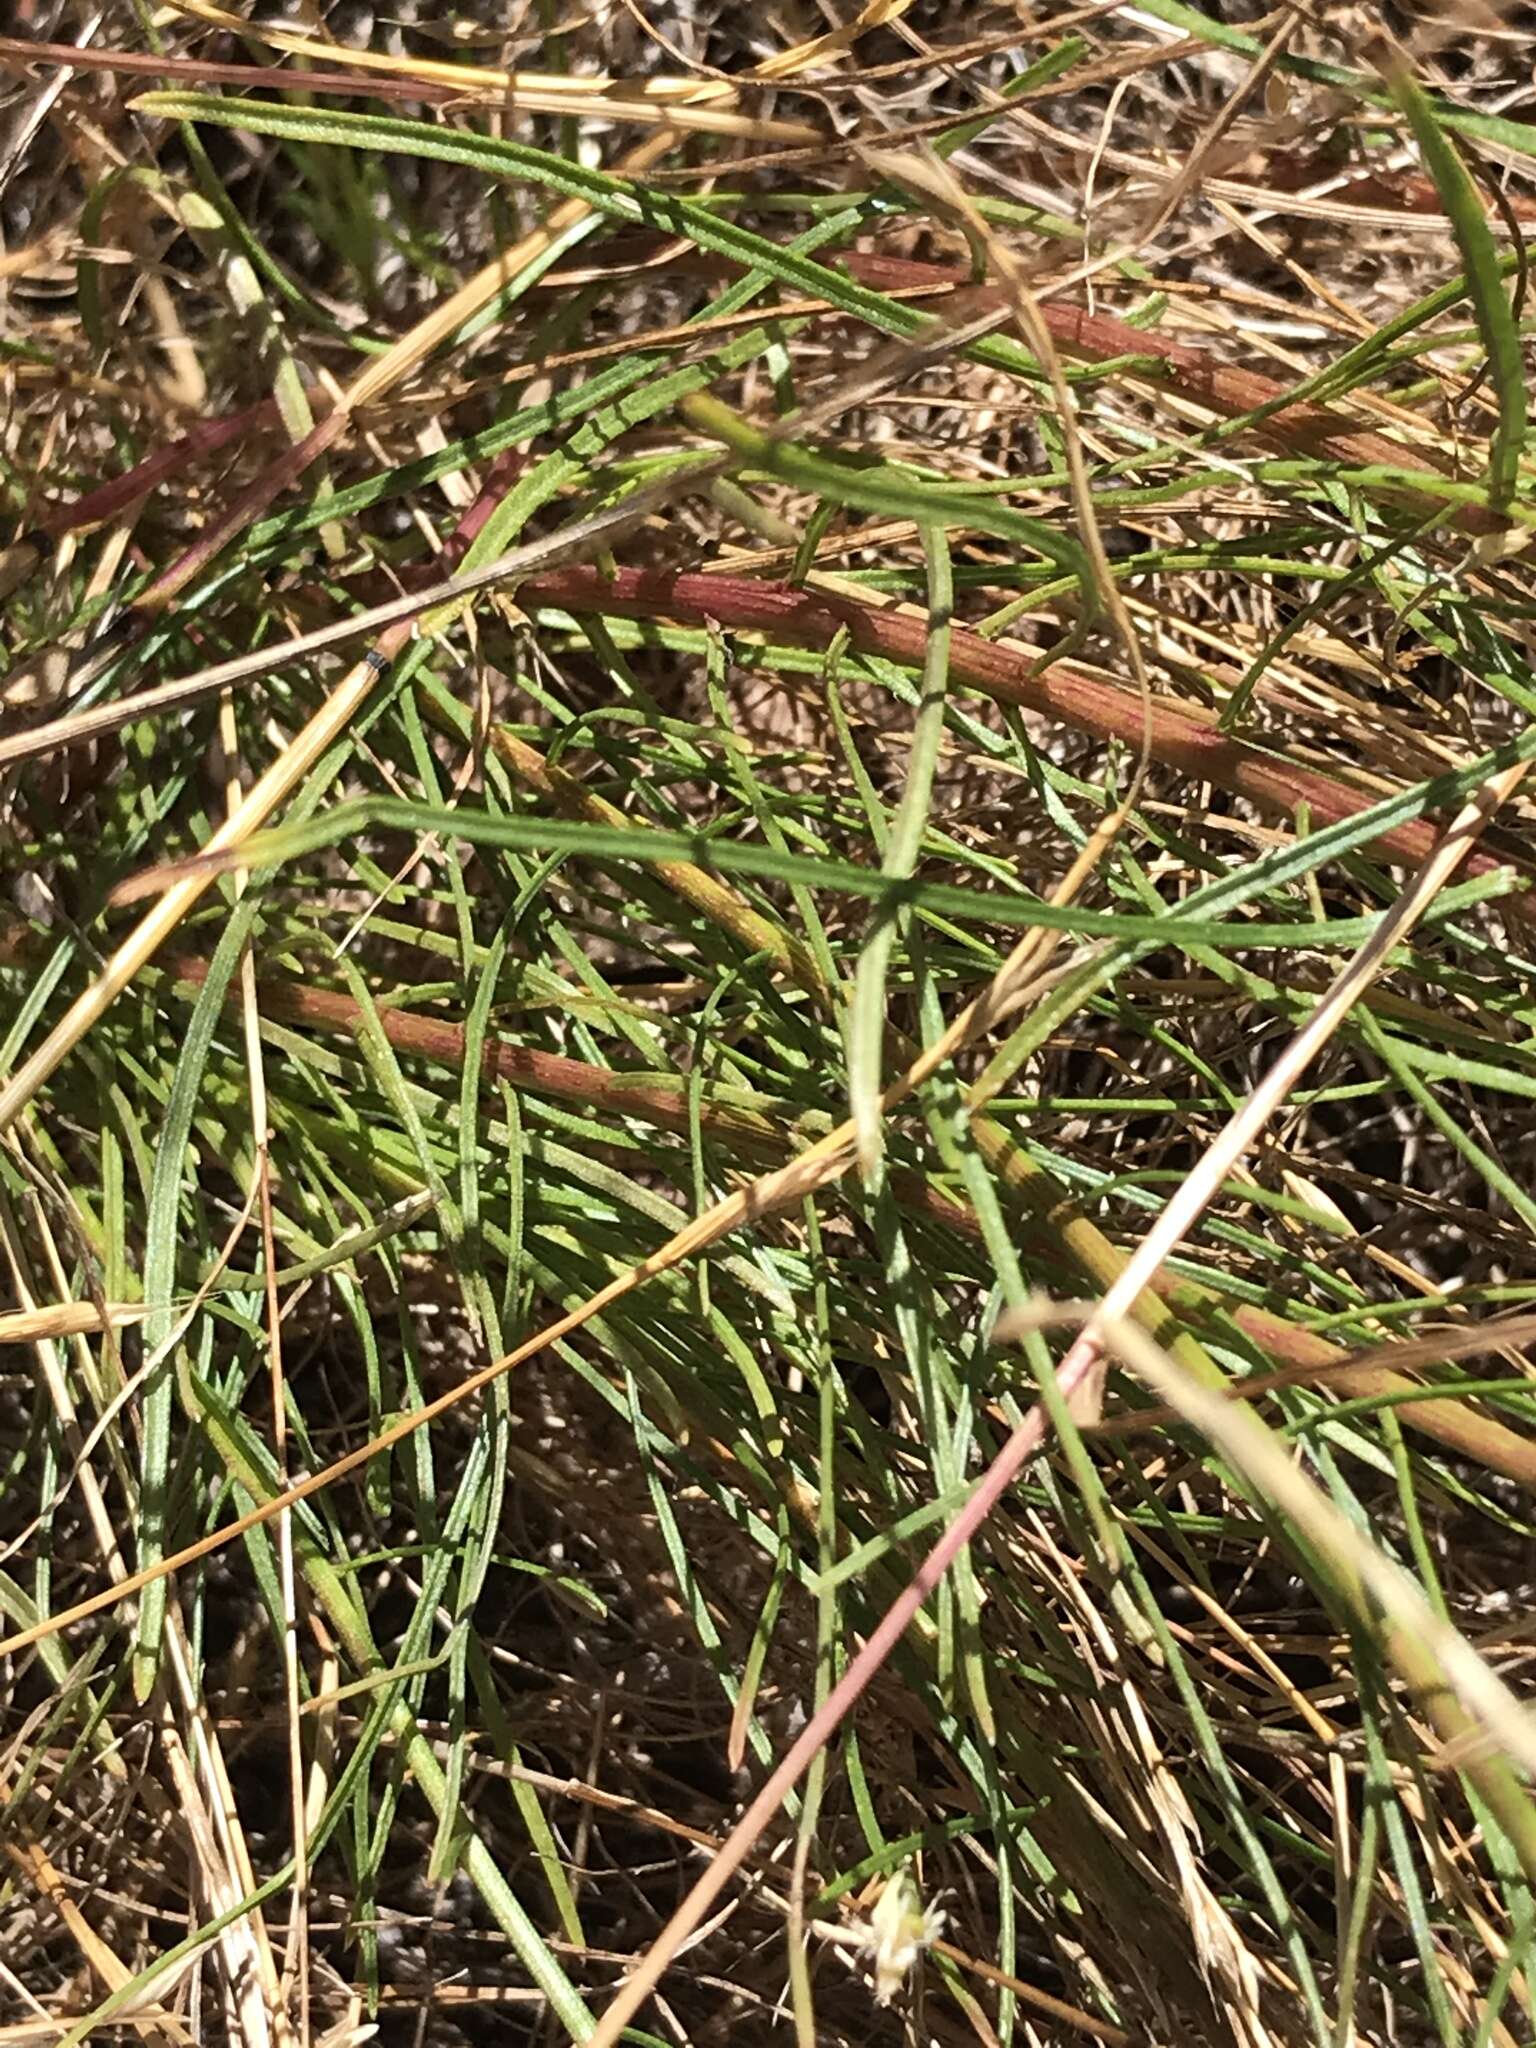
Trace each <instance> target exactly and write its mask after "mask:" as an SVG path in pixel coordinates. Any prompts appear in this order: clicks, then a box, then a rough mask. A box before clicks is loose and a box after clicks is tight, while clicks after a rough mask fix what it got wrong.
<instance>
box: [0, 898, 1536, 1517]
mask: <svg viewBox="0 0 1536 2048" xmlns="http://www.w3.org/2000/svg"><path fill="white" fill-rule="evenodd" d="M22 936H23V935H22V928H21V927H18V928H17V931H16V933H15V934H13V937H14V938H15V939H16V942H17V945H18V947H19V946H20V945H21V943H22ZM5 941H6V931H5V929H4V927H0V960H4V959H5V958H6V955H7V948H6V944H5ZM11 957H13V958H17V957H20V953H19V951H18V952H13V953H12V955H11ZM166 966H167V971H168V972H169V973H170V974H172V975H173V976H174V977H175V978H176V979H177V980H178V981H183V982H189V983H191V984H192V985H193V986H195V987H201V985H202V983H203V981H204V980H205V979H206V978H207V973H208V963H207V961H206V960H204V959H201V958H199V957H198V956H196V955H191V956H186V957H182V958H178V959H175V960H171V961H168V962H167V963H166ZM260 990H261V994H260V1000H261V1009H262V1013H263V1014H264V1015H265V1016H268V1017H273V1018H280V1019H283V1020H284V1021H286V1022H288V1023H292V1024H300V1025H309V1026H310V1027H312V1028H313V1029H315V1030H318V1031H329V1032H336V1033H339V1034H341V1035H342V1036H346V1037H352V1036H354V1035H355V1034H356V1033H357V1031H358V1030H359V1029H360V1028H361V1026H362V1024H363V1021H364V1015H363V1010H362V1006H361V1005H360V1004H359V1003H358V1002H357V1001H356V1000H355V998H354V997H352V996H349V995H346V994H344V993H342V992H341V991H340V990H337V989H321V988H311V987H308V986H305V985H303V984H300V983H297V982H273V981H264V982H262V983H261V985H260ZM240 1000H241V996H240V991H239V989H238V988H232V989H231V990H230V993H229V996H228V1001H229V1003H230V1004H231V1006H232V1007H233V1006H236V1005H238V1003H239V1001H240ZM377 1016H378V1021H379V1027H380V1029H381V1030H382V1031H383V1033H384V1036H385V1037H386V1038H387V1039H388V1040H389V1042H390V1044H391V1045H392V1046H394V1048H395V1050H396V1051H397V1052H401V1053H405V1054H406V1055H407V1056H409V1057H414V1058H418V1059H428V1060H433V1061H435V1062H436V1063H437V1064H438V1065H440V1066H445V1067H448V1068H450V1069H452V1070H454V1071H455V1072H457V1071H461V1070H462V1068H463V1065H464V1061H465V1057H466V1052H467V1047H466V1042H465V1033H464V1027H463V1025H462V1024H456V1023H454V1022H453V1021H452V1020H451V1019H449V1018H446V1017H424V1016H421V1015H420V1014H418V1013H417V1012H415V1011H411V1010H402V1009H398V1008H395V1007H393V1006H390V1005H387V1004H386V1005H384V1006H383V1007H381V1008H380V1009H379V1010H378V1012H377ZM480 1070H481V1072H482V1073H483V1074H484V1075H485V1076H486V1078H487V1079H491V1080H504V1081H507V1082H508V1083H510V1085H511V1086H513V1087H514V1088H523V1089H526V1090H527V1091H528V1092H529V1093H530V1094H534V1095H541V1096H548V1097H551V1098H552V1099H554V1100H555V1101H559V1102H572V1103H576V1104H578V1105H579V1106H581V1107H582V1108H585V1109H595V1110H599V1111H603V1112H606V1113H607V1114H609V1115H611V1116H620V1117H624V1116H631V1117H635V1118H638V1119H639V1121H640V1122H642V1123H648V1124H652V1125H655V1126H656V1127H658V1128H659V1129H662V1130H667V1131H674V1132H677V1133H679V1134H682V1133H686V1131H687V1130H688V1125H689V1119H688V1105H687V1102H686V1099H685V1097H684V1094H683V1091H682V1089H681V1088H680V1087H679V1088H678V1089H675V1090H674V1089H671V1088H668V1087H666V1086H664V1085H658V1084H657V1083H656V1082H655V1081H654V1080H652V1079H651V1078H650V1077H648V1076H642V1075H636V1076H630V1075H626V1074H622V1073H617V1074H616V1073H613V1072H611V1071H610V1070H609V1069H608V1068H606V1067H598V1066H593V1065H591V1064H589V1063H588V1062H586V1061H584V1060H573V1059H567V1058H566V1057H565V1056H564V1055H563V1054H561V1053H554V1052H546V1051H544V1050H543V1049H541V1048H540V1047H537V1046H526V1045H511V1044H508V1043H507V1042H506V1041H505V1040H504V1039H500V1038H496V1037H494V1036H489V1035H488V1036H487V1037H486V1038H485V1040H484V1041H483V1043H482V1045H481V1048H480ZM701 1115H702V1121H703V1126H704V1128H705V1130H706V1131H708V1132H709V1134H710V1135H711V1136H712V1137H715V1138H717V1139H719V1140H720V1141H721V1143H723V1144H728V1145H731V1146H733V1147H735V1148H737V1149H738V1150H739V1151H741V1152H742V1153H745V1154H747V1155H748V1156H750V1157H751V1158H753V1159H754V1160H755V1161H756V1162H757V1163H758V1164H759V1165H767V1164H768V1163H770V1162H774V1163H777V1162H780V1161H783V1160H785V1159H787V1158H788V1157H789V1155H790V1153H791V1151H792V1150H793V1147H794V1136H793V1133H792V1132H790V1131H788V1130H786V1129H785V1128H784V1127H783V1126H782V1125H780V1124H776V1123H774V1122H772V1121H770V1120H769V1119H768V1118H767V1117H763V1116H758V1115H756V1114H754V1113H753V1112H752V1111H750V1110H745V1109H736V1108H733V1107H732V1106H731V1105H729V1104H719V1103H708V1102H706V1103H704V1104H703V1105H702V1106H701ZM897 1193H898V1195H899V1197H900V1199H901V1200H902V1201H903V1202H905V1203H907V1204H908V1205H909V1206H910V1207H911V1208H913V1209H915V1210H918V1211H920V1212H921V1213H922V1214H924V1215H925V1216H927V1217H928V1218H929V1220H930V1221H931V1222H934V1223H937V1224H939V1225H941V1226H942V1227H943V1228H945V1229H947V1230H951V1231H954V1232H956V1233H958V1234H959V1235H961V1236H965V1237H970V1238H975V1237H977V1236H978V1235H979V1225H978V1224H977V1221H976V1218H975V1215H974V1214H973V1212H972V1211H971V1210H970V1209H968V1208H966V1207H964V1206H963V1205H962V1204H960V1203H958V1202H954V1201H951V1200H950V1199H949V1198H948V1197H947V1196H945V1195H942V1194H940V1193H939V1191H938V1190H937V1189H936V1188H933V1187H930V1186H929V1184H928V1182H927V1181H926V1180H925V1179H924V1178H923V1177H922V1176H921V1175H919V1174H915V1173H914V1174H903V1175H901V1176H900V1177H899V1179H898V1182H897ZM1021 1220H1022V1221H1023V1224H1024V1226H1025V1228H1026V1230H1027V1231H1028V1232H1029V1235H1030V1238H1031V1239H1032V1241H1033V1242H1034V1243H1035V1244H1036V1246H1037V1248H1038V1249H1039V1250H1040V1251H1041V1252H1043V1253H1046V1254H1050V1255H1059V1253H1060V1251H1061V1245H1062V1240H1061V1237H1060V1234H1059V1232H1055V1231H1052V1230H1049V1229H1048V1228H1046V1227H1045V1226H1044V1225H1043V1224H1042V1223H1041V1221H1040V1219H1039V1218H1038V1217H1036V1216H1035V1215H1034V1214H1033V1212H1032V1211H1027V1210H1026V1211H1025V1212H1024V1214H1023V1216H1022V1219H1021ZM1084 1277H1086V1278H1087V1279H1089V1280H1090V1281H1093V1280H1094V1275H1092V1274H1087V1275H1085V1276H1084ZM1152 1287H1153V1291H1154V1292H1155V1293H1157V1294H1158V1295H1160V1296H1161V1297H1162V1298H1163V1299H1164V1300H1165V1301H1167V1302H1168V1303H1169V1304H1170V1306H1172V1307H1173V1308H1174V1309H1175V1310H1177V1311H1178V1312H1179V1313H1180V1314H1181V1315H1183V1316H1186V1317H1193V1318H1195V1319H1196V1320H1200V1319H1208V1318H1210V1317H1212V1316H1217V1315H1221V1314H1223V1313H1225V1314H1226V1315H1227V1316H1229V1317H1230V1318H1231V1320H1232V1321H1233V1322H1234V1323H1235V1324H1236V1325H1237V1327H1238V1328H1239V1329H1240V1330H1241V1331H1242V1332H1243V1333H1244V1335H1245V1336H1247V1337H1248V1338H1250V1339H1251V1340H1252V1341H1253V1342H1254V1343H1255V1344H1257V1345H1258V1346H1259V1347H1260V1349H1261V1350H1264V1351H1266V1352H1268V1353H1269V1355H1270V1356H1271V1357H1272V1358H1275V1359H1278V1360H1280V1361H1281V1362H1282V1365H1283V1367H1284V1370H1283V1371H1281V1372H1280V1373H1279V1374H1275V1375H1269V1376H1268V1377H1267V1378H1266V1380H1265V1381H1264V1382H1263V1383H1262V1385H1259V1386H1255V1387H1253V1388H1251V1389H1250V1388H1247V1387H1245V1386H1243V1385H1242V1384H1241V1383H1240V1384H1239V1385H1238V1386H1237V1387H1236V1388H1234V1390H1233V1391H1234V1394H1236V1395H1246V1394H1248V1393H1249V1392H1252V1393H1259V1392H1262V1391H1264V1389H1265V1388H1266V1387H1267V1386H1269V1385H1271V1384H1273V1385H1275V1386H1293V1385H1298V1384H1301V1383H1303V1382H1305V1381H1308V1380H1311V1379H1323V1378H1326V1377H1327V1376H1328V1375H1329V1374H1330V1373H1331V1372H1334V1371H1336V1370H1337V1369H1338V1368H1339V1367H1340V1366H1341V1365H1343V1364H1344V1363H1346V1361H1348V1363H1349V1372H1350V1391H1351V1393H1354V1394H1381V1395H1391V1394H1393V1393H1400V1392H1402V1391H1403V1390H1404V1389H1406V1388H1408V1387H1409V1386H1411V1385H1412V1384H1413V1382H1411V1381H1410V1380H1408V1379H1405V1378H1404V1376H1403V1375H1402V1374H1401V1373H1398V1372H1395V1371H1393V1370H1392V1369H1391V1368H1390V1367H1387V1366H1373V1365H1372V1364H1370V1362H1369V1361H1368V1360H1361V1359H1360V1358H1358V1356H1356V1357H1354V1358H1351V1357H1350V1354H1348V1353H1346V1352H1344V1351H1341V1350H1340V1349H1339V1347H1338V1346H1337V1345H1336V1344H1330V1343H1329V1342H1328V1341H1327V1339H1326V1338H1323V1337H1318V1336H1315V1335H1314V1334H1313V1333H1312V1332H1311V1331H1310V1330H1304V1329H1302V1328H1301V1327H1300V1326H1299V1325H1297V1324H1295V1323H1291V1322H1287V1321H1286V1320H1285V1318H1284V1317H1282V1316H1277V1315H1272V1314H1271V1313H1270V1312H1269V1311H1268V1310H1267V1309H1262V1308H1257V1307H1255V1306H1253V1304H1251V1303H1248V1302H1228V1301H1226V1300H1225V1299H1224V1298H1223V1297H1221V1296H1220V1295H1218V1294H1217V1293H1215V1292H1214V1291H1213V1290H1212V1289H1210V1288H1208V1287H1205V1286H1203V1285H1202V1284H1201V1283H1199V1282H1198V1281H1193V1280H1188V1279H1185V1278H1182V1277H1180V1276H1179V1275H1177V1274H1171V1273H1167V1272H1160V1273H1159V1274H1158V1275H1157V1276H1156V1278H1155V1279H1154V1280H1153V1282H1152ZM1402 1416H1403V1420H1404V1421H1405V1422H1406V1423H1408V1424H1409V1425H1410V1426H1411V1427H1413V1428H1415V1429H1417V1430H1419V1431H1420V1432H1422V1434H1424V1435H1425V1436H1429V1437H1432V1438H1434V1439H1435V1441H1436V1442H1438V1443H1440V1444H1443V1445H1444V1446H1445V1447H1446V1448H1447V1449H1449V1450H1451V1451H1453V1452H1455V1453H1456V1454H1457V1455H1458V1456H1461V1457H1466V1458H1470V1459H1472V1460H1473V1461H1474V1462H1476V1463H1478V1464H1481V1465H1484V1466H1486V1467H1487V1468H1488V1469H1489V1470H1491V1471H1495V1472H1501V1473H1503V1474H1504V1475H1505V1476H1506V1477H1508V1478H1511V1479H1514V1480H1517V1481H1519V1483H1520V1484H1521V1485H1524V1486H1530V1487H1536V1445H1533V1444H1532V1443H1530V1442H1529V1441H1528V1440H1527V1439H1526V1438H1525V1437H1522V1436H1520V1435H1519V1434H1518V1433H1517V1432H1516V1431H1514V1430H1512V1429H1508V1428H1506V1427H1505V1426H1504V1425H1503V1424H1502V1423H1500V1422H1498V1421H1496V1420H1495V1419H1494V1418H1493V1417H1491V1416H1489V1415H1486V1414H1482V1413H1479V1412H1477V1411H1475V1410H1472V1409H1469V1408H1468V1407H1467V1406H1466V1405H1465V1404H1464V1403H1462V1402H1458V1401H1455V1400H1446V1401H1425V1402H1415V1403H1411V1404H1409V1405H1408V1406H1407V1407H1405V1408H1404V1409H1403V1410H1402ZM1105 1426H1106V1428H1108V1429H1112V1428H1113V1427H1114V1423H1113V1421H1112V1420H1111V1422H1109V1423H1108V1424H1106V1425H1105Z"/></svg>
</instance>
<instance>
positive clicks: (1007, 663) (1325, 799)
mask: <svg viewBox="0 0 1536 2048" xmlns="http://www.w3.org/2000/svg"><path fill="white" fill-rule="evenodd" d="M521 596H522V598H523V600H524V601H525V602H527V601H532V602H534V603H538V604H548V605H558V606H560V607H561V608H562V609H564V610H567V611H573V612H608V613H613V612H617V613H619V614H620V615H621V616H623V617H625V618H632V619H674V620H676V621H677V622H678V623H679V624H683V625H692V626H703V625H706V624H708V623H710V622H714V623H716V624H718V625H721V626H727V627H733V628H735V629H737V630H739V631H748V632H760V633H765V634H768V635H771V636H772V637H773V638H774V639H778V640H788V641H792V642H793V643H794V644H795V645H797V646H801V647H822V648H825V647H830V646H831V644H832V642H833V639H834V637H835V636H836V635H837V634H838V633H839V632H840V631H841V632H846V633H847V635H848V639H849V642H850V644H851V645H852V646H853V647H855V648H856V649H857V650H858V651H859V652H860V653H863V654H876V655H881V656H883V657H884V658H885V659H886V660H888V661H897V662H901V663H902V664H903V665H904V666H906V667H908V668H920V667H921V666H922V662H923V656H924V652H925V643H926V637H927V627H926V624H925V622H924V621H923V620H922V619H919V618H911V617H908V616H907V615H906V614H904V613H901V612H897V611H893V610H887V609H882V608H881V607H879V606H877V605H870V604H861V603H859V602H858V601H857V600H856V599H853V598H848V597H841V596H838V597H834V596H831V595H829V594H828V593H827V592H826V591H822V590H798V589H794V588H792V587H791V586H790V585H788V584H783V583H757V582H754V581H753V580H752V579H751V578H750V577H746V576H706V575H700V574H687V573H682V572H679V571H675V570H670V569H619V570H616V571H614V572H612V573H606V572H604V571H603V570H601V569H591V568H576V569H554V570H550V571H549V572H548V573H546V574H544V575H538V576H530V577H529V578H528V580H527V582H526V583H524V584H523V585H522V586H521ZM950 675H951V677H952V678H953V679H954V680H955V681H956V682H960V683H967V684H969V685H970V687H971V688H972V689H975V690H980V691H981V692H982V693H983V694H984V695H985V696H988V697H993V698H995V699H997V701H998V702H1000V703H1004V704H1017V705H1019V706H1020V707H1021V708H1022V709H1024V710H1026V711H1035V712H1039V713H1041V714H1043V715H1044V716H1045V717H1047V718H1052V719H1056V720H1058V721H1059V722H1060V723H1062V724H1065V725H1071V726H1074V727H1076V728H1077V730H1078V731H1080V732H1087V733H1092V734H1093V735H1094V737H1095V738H1097V739H1102V740H1121V741H1123V742H1124V743H1125V744H1126V745H1127V746H1129V747H1132V748H1136V747H1139V746H1140V745H1141V741H1142V734H1143V730H1144V726H1145V724H1146V722H1147V713H1146V710H1145V709H1144V707H1143V704H1142V700H1141V697H1140V696H1139V695H1138V694H1137V692H1136V691H1134V690H1127V689H1123V688H1122V687H1121V686H1120V685H1119V684H1118V683H1111V682H1106V681H1105V680H1104V679H1103V678H1102V677H1101V676H1093V675H1088V674H1085V673H1084V672H1083V671H1082V670H1081V669H1074V668H1069V667H1067V666H1066V665H1065V664H1064V663H1063V664H1058V665H1057V666H1056V667H1053V668H1050V669H1048V670H1047V671H1046V672H1045V673H1044V674H1043V675H1041V674H1040V673H1039V672H1038V671H1037V670H1036V668H1035V666H1034V664H1033V663H1032V662H1031V661H1030V660H1029V659H1028V657H1027V656H1025V655H1023V654H1021V653H1020V652H1019V651H1018V650H1017V649H1015V648H1012V647H1007V646H999V645H998V644H997V643H996V642H994V641H991V640H984V639H983V638H982V637H981V635H980V634H979V633H972V632H968V631H967V630H966V629H965V628H964V627H963V626H956V627H954V628H952V631H951V640H950ZM1150 722H1151V740H1152V753H1153V757H1154V759H1156V760H1157V761H1159V762H1160V763H1162V765H1163V766H1164V767H1169V768H1176V769H1178V770H1179V771H1180V772H1181V773H1183V774H1186V775H1189V776H1192V777H1194V778H1195V779H1196V780H1198V781H1203V782H1213V783H1215V784H1216V785H1217V787H1218V788H1221V789H1226V790H1230V791H1231V792H1232V793H1233V794H1234V795H1235V796H1241V797H1245V798H1247V799H1248V801H1249V802H1251V803H1255V804H1260V805H1262V806H1263V807H1264V808H1265V809H1266V810H1269V811H1279V812H1280V813H1281V814H1282V815H1284V816H1287V817H1294V815H1295V812H1296V809H1297V806H1298V805H1300V804H1303V803H1304V804H1306V805H1307V807H1308V809H1309V810H1310V812H1311V816H1312V820H1313V823H1314V825H1334V824H1339V823H1341V822H1342V821H1343V820H1344V819H1346V818H1353V817H1358V815H1359V814H1360V812H1361V811H1363V810H1366V809H1368V808H1369V806H1370V805H1371V804H1372V803H1374V802H1376V801H1377V798H1376V796H1375V795H1365V794H1362V793H1361V792H1360V791H1358V790H1355V789H1352V788H1351V787H1350V786H1349V784H1348V783H1345V782H1341V781H1338V780H1336V779H1335V778H1334V777H1333V776H1331V775H1326V774H1324V773H1323V772H1322V771H1321V770H1320V769H1317V768H1310V767H1305V766H1303V765H1302V764H1301V763H1299V762H1294V761H1286V760H1284V759H1283V758H1281V757H1280V756H1279V755H1276V754H1271V753H1267V752H1265V751H1264V750H1263V749H1262V748H1259V747H1256V746H1254V745H1253V744H1252V743H1251V742H1250V741H1248V740H1242V739H1236V738H1233V737H1232V735H1230V734H1228V733H1224V732H1221V731H1219V730H1218V729H1217V727H1216V726H1215V724H1214V723H1213V722H1211V721H1210V719H1209V718H1208V716H1207V714H1206V713H1204V712H1203V711H1201V710H1199V709H1197V708H1196V707H1194V706H1192V705H1188V704H1181V703H1177V702H1175V701H1173V700H1172V699H1170V698H1167V697H1160V698H1154V699H1153V700H1152V705H1151V712H1150ZM1436 843H1437V834H1436V830H1435V827H1434V826H1433V825H1432V824H1430V823H1429V822H1428V821H1427V820H1424V819H1416V820H1414V821H1412V822H1411V823H1408V824H1404V825H1395V826H1393V827H1392V829H1391V830H1390V831H1388V832H1383V833H1382V834H1381V836H1380V838H1379V839H1375V840H1373V841H1372V842H1371V844H1372V846H1373V847H1374V848H1375V850H1376V851H1377V852H1378V853H1379V854H1381V855H1384V856H1386V857H1387V858H1390V859H1391V860H1394V861H1397V862H1400V863H1402V864H1403V865H1404V866H1408V867H1416V866H1418V865H1419V863H1420V862H1422V861H1423V860H1425V859H1427V858H1428V855H1429V853H1430V851H1431V849H1432V848H1433V847H1434V846H1435V844H1436ZM1506 864H1507V863H1506V862H1504V861H1502V860H1499V859H1494V858H1493V857H1492V856H1490V855H1488V854H1478V855H1474V856H1473V857H1472V858H1471V859H1470V860H1469V861H1468V863H1467V865H1468V867H1469V868H1470V869H1473V870H1475V871H1478V872H1482V873H1489V872H1492V871H1493V870H1494V869H1496V868H1498V867H1500V866H1502V865H1506Z"/></svg>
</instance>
